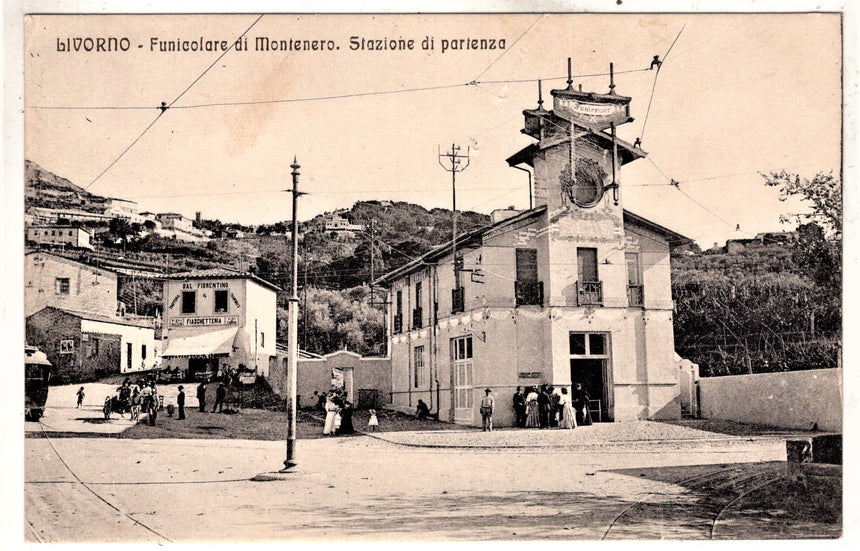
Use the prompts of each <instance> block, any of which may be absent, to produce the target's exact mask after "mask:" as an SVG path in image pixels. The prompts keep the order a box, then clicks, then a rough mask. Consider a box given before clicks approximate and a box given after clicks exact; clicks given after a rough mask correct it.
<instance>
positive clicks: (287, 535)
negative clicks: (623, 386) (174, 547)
mask: <svg viewBox="0 0 860 551" xmlns="http://www.w3.org/2000/svg"><path fill="white" fill-rule="evenodd" d="M58 394H61V393H58ZM58 398H61V396H58ZM62 405H63V407H57V408H55V409H52V408H49V410H48V411H47V413H46V416H45V421H44V422H45V425H50V424H51V423H52V422H53V423H58V424H60V421H59V419H60V417H61V416H64V417H65V418H66V420H65V421H63V423H64V425H63V428H64V433H62V436H63V437H59V434H60V433H52V432H50V431H47V430H46V429H45V428H44V426H39V424H37V423H27V427H26V431H28V436H30V437H28V438H26V439H25V454H26V456H25V492H24V493H25V517H26V518H25V520H26V522H25V527H24V528H25V540H26V541H31V542H68V543H72V542H74V543H83V542H88V543H89V542H183V543H191V542H227V541H256V542H264V541H284V540H289V541H296V540H299V541H323V540H324V541H328V540H348V541H404V540H409V541H445V540H533V539H541V540H543V539H566V540H567V539H577V540H600V539H607V540H612V539H623V540H630V539H637V540H641V539H648V540H654V539H671V540H681V539H683V540H691V539H771V538H778V539H791V538H837V537H839V536H840V534H841V533H842V532H841V531H842V509H841V500H842V498H841V492H842V491H841V488H842V479H841V468H835V469H832V468H828V469H821V470H819V471H817V472H815V473H812V474H811V475H810V476H809V477H808V479H807V481H806V485H805V486H800V485H799V484H797V483H793V482H791V481H788V480H786V477H785V472H786V464H785V458H786V456H785V453H786V452H785V440H786V438H790V437H792V436H793V435H792V433H788V432H784V431H773V430H771V431H769V430H764V429H760V428H758V429H751V428H749V427H743V426H735V427H728V426H723V427H721V431H722V432H717V431H716V430H715V425H714V424H713V423H712V424H708V423H705V422H693V421H690V422H678V423H673V424H670V423H658V422H651V421H640V422H629V423H603V424H595V425H593V426H591V427H580V428H578V429H576V430H573V431H561V430H545V431H540V430H515V429H511V430H497V431H494V432H492V433H484V432H481V431H479V430H474V429H463V428H451V429H450V430H434V431H421V430H412V431H398V432H385V431H384V430H383V431H380V432H377V433H374V434H364V435H359V436H356V437H336V438H317V439H306V440H301V439H300V440H299V441H298V445H297V459H298V462H299V465H298V467H296V469H295V470H294V472H291V473H290V474H288V475H285V476H280V477H275V476H273V477H271V478H275V479H274V480H269V481H258V480H254V479H255V478H259V476H258V475H261V474H264V475H265V474H266V473H270V472H274V471H277V470H278V469H279V468H280V467H281V465H282V462H283V460H284V457H285V449H284V443H283V442H279V441H261V440H238V439H217V438H209V439H178V438H159V439H155V440H153V439H146V438H142V439H126V438H117V437H116V435H115V434H111V431H113V430H114V429H115V427H119V426H121V425H123V424H127V423H128V421H127V420H122V419H119V418H116V419H112V420H110V421H109V422H108V423H97V424H94V423H86V422H85V421H82V420H77V421H76V419H86V418H88V417H89V416H90V415H93V416H95V415H98V414H99V413H100V412H99V411H98V410H97V409H96V408H95V406H93V405H89V406H87V407H88V408H90V409H89V410H87V411H85V412H82V411H81V410H78V411H77V412H73V413H69V410H74V409H75V408H74V407H73V406H72V407H70V406H68V404H67V403H65V402H63V403H62ZM61 411H62V412H63V413H61ZM240 415H242V414H240ZM211 417H213V418H218V419H224V418H227V419H228V420H227V421H226V422H230V420H229V418H230V417H235V416H226V415H225V416H219V415H217V414H215V415H212V416H211ZM200 419H203V417H201V418H200ZM189 421H192V422H194V418H193V417H189ZM176 422H177V421H175V420H174V419H172V418H168V417H159V419H158V423H159V424H161V423H176ZM75 423H78V424H79V427H78V428H77V429H75V428H74V424H75ZM126 428H128V427H126ZM155 428H158V427H155ZM706 429H708V430H706ZM75 430H78V431H80V432H81V434H80V436H81V437H75V435H74V432H75ZM93 430H96V431H103V432H101V433H98V432H96V433H94V432H93ZM121 430H122V429H121ZM144 434H145V433H144ZM94 458H103V460H94ZM106 465H107V466H106ZM263 478H266V477H265V476H264V477H263ZM822 496H823V497H822Z"/></svg>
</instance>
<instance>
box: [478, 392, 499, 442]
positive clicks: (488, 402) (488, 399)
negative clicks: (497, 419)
mask: <svg viewBox="0 0 860 551" xmlns="http://www.w3.org/2000/svg"><path fill="white" fill-rule="evenodd" d="M484 394H485V396H484V397H483V398H481V419H482V420H483V424H484V432H487V431H490V432H493V409H494V408H495V405H496V401H495V400H494V399H493V391H492V390H490V389H489V388H488V389H487V390H485V391H484Z"/></svg>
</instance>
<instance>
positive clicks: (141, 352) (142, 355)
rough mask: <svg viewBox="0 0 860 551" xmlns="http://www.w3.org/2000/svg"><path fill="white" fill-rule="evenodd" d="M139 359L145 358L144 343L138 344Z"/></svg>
mask: <svg viewBox="0 0 860 551" xmlns="http://www.w3.org/2000/svg"><path fill="white" fill-rule="evenodd" d="M140 359H141V360H145V359H146V345H145V344H141V345H140Z"/></svg>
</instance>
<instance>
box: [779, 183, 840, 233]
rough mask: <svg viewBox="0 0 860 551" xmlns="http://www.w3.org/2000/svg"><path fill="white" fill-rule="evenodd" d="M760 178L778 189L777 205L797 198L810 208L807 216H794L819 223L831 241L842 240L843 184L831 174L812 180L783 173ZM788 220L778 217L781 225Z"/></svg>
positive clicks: (785, 217) (784, 217)
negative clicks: (778, 201) (781, 221)
mask: <svg viewBox="0 0 860 551" xmlns="http://www.w3.org/2000/svg"><path fill="white" fill-rule="evenodd" d="M762 177H763V178H764V183H765V185H766V186H768V187H778V188H779V200H780V201H785V200H786V199H788V198H789V197H799V198H800V199H801V200H803V201H805V202H807V203H810V204H811V207H812V210H811V212H810V213H809V214H801V215H797V216H799V217H802V218H805V219H806V220H810V221H814V222H816V223H818V224H819V225H821V226H822V227H823V228H824V229H825V230H826V231H827V232H828V233H829V234H830V235H831V236H832V238H833V239H841V238H842V181H841V180H840V179H839V178H836V177H834V176H833V173H832V172H829V173H827V174H825V173H823V172H819V173H818V174H816V175H815V176H814V177H813V178H812V179H809V178H801V177H800V175H799V174H792V173H789V172H786V171H785V170H782V171H780V172H769V173H766V174H762ZM787 218H788V217H787V216H785V215H784V216H782V217H781V219H782V220H783V221H787Z"/></svg>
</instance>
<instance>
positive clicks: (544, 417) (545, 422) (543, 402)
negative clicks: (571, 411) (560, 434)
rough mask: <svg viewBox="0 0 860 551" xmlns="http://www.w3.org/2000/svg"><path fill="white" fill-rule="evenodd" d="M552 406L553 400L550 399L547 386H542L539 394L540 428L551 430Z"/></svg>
mask: <svg viewBox="0 0 860 551" xmlns="http://www.w3.org/2000/svg"><path fill="white" fill-rule="evenodd" d="M551 406H552V400H551V399H550V397H549V392H548V391H547V389H546V385H540V393H538V412H539V415H540V428H542V429H548V428H549V410H550V407H551Z"/></svg>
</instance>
